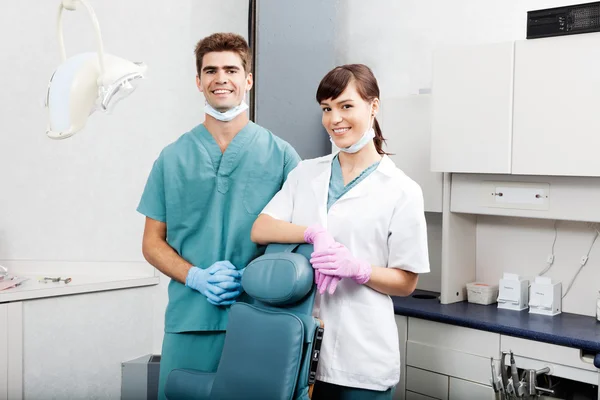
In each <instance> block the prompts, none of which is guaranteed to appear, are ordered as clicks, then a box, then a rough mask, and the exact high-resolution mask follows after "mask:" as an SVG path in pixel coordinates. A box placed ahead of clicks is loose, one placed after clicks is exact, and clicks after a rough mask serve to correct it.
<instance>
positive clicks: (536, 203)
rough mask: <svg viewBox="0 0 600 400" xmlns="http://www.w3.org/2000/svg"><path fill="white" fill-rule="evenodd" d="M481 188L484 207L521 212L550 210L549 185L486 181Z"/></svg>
mask: <svg viewBox="0 0 600 400" xmlns="http://www.w3.org/2000/svg"><path fill="white" fill-rule="evenodd" d="M481 186H482V187H481V195H482V205H483V206H484V207H496V208H514V209H521V210H548V209H549V208H550V184H549V183H530V182H497V181H484V182H482V183H481Z"/></svg>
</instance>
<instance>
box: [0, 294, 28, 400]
mask: <svg viewBox="0 0 600 400" xmlns="http://www.w3.org/2000/svg"><path fill="white" fill-rule="evenodd" d="M22 305H23V303H22V302H13V303H6V304H0V400H5V399H10V400H21V399H22V398H23V306H22Z"/></svg>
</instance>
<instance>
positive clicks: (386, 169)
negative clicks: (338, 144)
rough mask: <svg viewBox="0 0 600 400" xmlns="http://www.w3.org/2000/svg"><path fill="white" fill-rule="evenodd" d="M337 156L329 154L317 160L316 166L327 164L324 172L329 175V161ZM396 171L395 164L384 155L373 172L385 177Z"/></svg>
mask: <svg viewBox="0 0 600 400" xmlns="http://www.w3.org/2000/svg"><path fill="white" fill-rule="evenodd" d="M337 154H338V153H333V154H329V155H326V156H324V157H321V158H318V159H317V162H318V164H329V168H326V170H327V172H328V173H329V174H331V161H332V160H333V157H335V156H336V155H337ZM396 169H397V168H396V164H394V162H393V161H392V159H391V158H390V157H389V156H387V155H384V156H383V157H382V158H381V162H380V163H379V165H378V166H377V169H376V170H375V171H377V172H381V173H383V174H384V175H387V176H393V175H394V172H395V171H396Z"/></svg>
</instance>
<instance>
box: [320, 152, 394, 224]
mask: <svg viewBox="0 0 600 400" xmlns="http://www.w3.org/2000/svg"><path fill="white" fill-rule="evenodd" d="M336 154H337V153H336ZM336 154H330V155H327V156H324V157H321V158H319V159H317V160H316V161H317V163H318V164H319V165H320V166H322V170H321V172H320V173H319V174H318V175H317V176H316V177H315V179H314V180H313V181H312V183H311V186H312V190H313V193H314V195H315V197H316V200H317V204H318V205H319V220H320V221H321V224H322V225H323V226H324V227H326V226H327V225H326V221H327V195H328V194H329V179H330V178H331V162H332V160H333V157H334V156H335V155H336ZM395 170H396V165H395V164H394V162H393V161H392V160H391V159H390V158H389V157H388V156H387V155H384V156H383V158H382V159H381V162H380V163H379V165H378V166H377V169H376V170H375V171H373V173H382V174H384V175H386V176H388V177H391V176H393V174H394V171H395ZM373 184H376V182H374V181H373V180H372V179H365V180H364V181H362V182H360V183H359V184H358V185H356V186H355V187H353V188H352V189H350V191H348V193H346V194H344V195H343V196H342V197H341V198H340V199H339V200H338V202H342V201H345V200H349V199H352V198H356V197H360V196H363V195H366V194H368V193H369V192H371V190H370V188H371V185H373Z"/></svg>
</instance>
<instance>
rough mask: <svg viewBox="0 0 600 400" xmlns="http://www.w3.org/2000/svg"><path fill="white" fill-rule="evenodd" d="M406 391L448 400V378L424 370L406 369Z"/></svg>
mask: <svg viewBox="0 0 600 400" xmlns="http://www.w3.org/2000/svg"><path fill="white" fill-rule="evenodd" d="M406 390H407V391H411V392H415V393H421V394H424V395H427V396H430V397H433V398H435V399H440V400H448V376H446V375H442V374H436V373H434V372H431V371H426V370H424V369H419V368H413V367H407V368H406Z"/></svg>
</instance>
